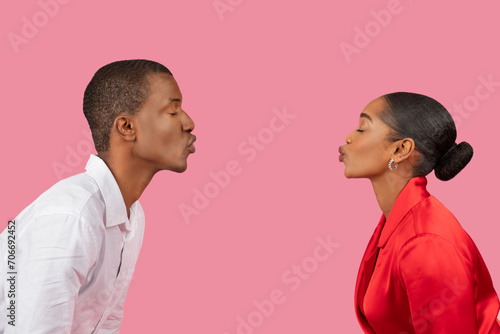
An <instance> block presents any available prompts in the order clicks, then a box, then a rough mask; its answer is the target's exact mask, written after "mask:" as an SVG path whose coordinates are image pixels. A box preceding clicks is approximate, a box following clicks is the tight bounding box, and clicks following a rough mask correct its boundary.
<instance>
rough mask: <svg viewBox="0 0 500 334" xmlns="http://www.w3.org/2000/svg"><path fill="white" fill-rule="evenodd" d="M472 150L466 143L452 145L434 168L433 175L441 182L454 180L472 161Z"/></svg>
mask: <svg viewBox="0 0 500 334" xmlns="http://www.w3.org/2000/svg"><path fill="white" fill-rule="evenodd" d="M473 154H474V150H473V149H472V146H471V145H470V144H469V143H468V142H465V141H463V142H461V143H460V144H458V145H457V144H454V145H453V146H452V147H450V149H449V150H448V151H447V152H446V153H445V154H444V155H443V156H442V157H441V159H440V160H439V161H438V163H437V164H436V166H435V167H434V174H435V175H436V177H437V178H438V179H439V180H441V181H448V180H451V179H452V178H454V177H455V176H456V175H457V174H458V173H459V172H460V171H461V170H462V169H464V167H465V166H467V164H468V163H469V161H470V160H471V159H472V155H473Z"/></svg>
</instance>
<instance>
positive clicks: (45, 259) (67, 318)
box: [5, 214, 97, 334]
mask: <svg viewBox="0 0 500 334" xmlns="http://www.w3.org/2000/svg"><path fill="white" fill-rule="evenodd" d="M17 223H18V224H19V225H21V224H29V225H25V228H23V230H22V231H21V232H20V233H19V235H18V238H17V239H18V240H17V257H16V262H17V301H16V304H17V307H18V314H17V319H16V327H15V328H14V327H12V326H7V328H6V331H5V334H9V333H30V334H38V333H44V334H45V333H61V334H63V333H68V334H69V333H70V331H71V326H72V322H73V313H74V308H75V303H76V301H77V298H78V292H79V289H80V287H81V286H82V285H83V284H84V283H85V281H86V278H87V274H88V272H89V271H90V269H91V268H92V266H93V265H94V263H95V262H96V260H97V244H96V240H95V236H94V235H93V233H92V231H91V230H90V229H89V226H88V224H87V222H86V221H84V220H82V218H81V217H78V216H73V215H67V214H51V215H46V216H42V217H39V218H37V219H36V220H34V221H24V222H23V221H21V222H17Z"/></svg>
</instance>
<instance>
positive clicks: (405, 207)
mask: <svg viewBox="0 0 500 334" xmlns="http://www.w3.org/2000/svg"><path fill="white" fill-rule="evenodd" d="M426 185H427V179H426V178H425V176H415V177H413V178H411V179H410V180H409V181H408V183H407V184H406V185H405V186H404V188H403V189H402V190H401V192H400V193H399V195H398V197H397V198H396V202H395V203H394V205H393V207H392V209H391V212H390V213H389V217H388V219H387V221H386V222H385V225H384V228H383V229H382V234H381V235H380V239H379V241H378V247H384V246H385V244H386V243H387V241H388V240H389V237H390V236H391V234H392V232H394V230H395V229H396V227H397V226H398V225H399V223H400V222H401V221H402V220H403V218H404V217H405V216H406V214H407V213H408V211H410V209H411V208H413V207H414V206H415V205H416V204H417V203H419V202H420V201H422V200H423V199H425V198H427V197H429V196H430V194H429V192H428V191H427V189H426V188H425V186H426ZM383 220H385V216H384V214H382V217H381V218H380V221H383Z"/></svg>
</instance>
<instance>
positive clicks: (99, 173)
mask: <svg viewBox="0 0 500 334" xmlns="http://www.w3.org/2000/svg"><path fill="white" fill-rule="evenodd" d="M181 104H182V95H181V92H180V90H179V86H178V85H177V83H176V81H175V80H174V78H173V76H172V74H171V73H170V71H169V70H168V69H167V68H166V67H165V66H163V65H161V64H158V63H156V62H153V61H148V60H125V61H117V62H114V63H111V64H108V65H106V66H104V67H102V68H101V69H99V70H98V71H97V72H96V73H95V75H94V77H93V78H92V80H91V81H90V83H89V84H88V86H87V88H86V90H85V94H84V100H83V112H84V114H85V117H86V118H87V121H88V123H89V126H90V129H91V131H92V137H93V140H94V144H95V148H96V151H97V153H98V154H97V156H95V155H91V156H90V159H89V161H88V163H87V166H86V172H85V173H81V174H78V175H75V176H72V177H70V178H67V179H65V180H62V181H60V182H58V183H57V184H55V185H54V186H53V187H51V188H50V189H49V190H47V191H46V192H45V193H43V194H42V195H41V196H40V197H39V198H38V199H36V200H35V201H34V202H33V203H32V204H31V205H29V206H28V207H27V208H25V209H24V210H23V211H22V212H21V213H20V214H19V215H18V216H17V218H16V219H15V220H14V221H13V222H12V223H10V224H9V228H8V229H6V230H4V232H3V233H2V234H0V248H1V251H2V256H3V257H2V261H0V269H1V273H0V278H1V283H0V309H1V310H3V311H1V312H2V313H4V315H2V316H1V318H0V319H1V320H0V333H5V334H8V333H25V334H28V333H29V334H37V333H50V334H59V333H82V334H83V333H85V334H89V333H99V334H103V333H118V332H119V329H120V324H121V321H122V317H123V304H124V302H125V297H126V293H127V290H128V287H129V285H130V281H131V278H132V274H133V272H134V268H135V264H136V261H137V258H138V255H139V251H140V248H141V244H142V238H143V233H144V213H143V210H142V208H141V206H140V204H139V202H138V199H139V197H140V196H141V194H142V192H143V191H144V189H145V188H146V187H147V185H148V184H149V182H150V181H151V179H152V178H153V176H154V175H155V174H156V173H157V172H158V171H160V170H171V171H174V172H183V171H185V170H186V168H187V157H188V155H189V154H190V153H194V151H195V148H194V146H193V143H194V141H195V140H196V137H195V136H194V135H192V134H191V132H192V131H193V129H194V123H193V121H192V120H191V118H190V117H189V116H188V115H187V113H186V112H185V111H184V110H183V109H182V107H181ZM13 230H15V234H14V233H12V231H13ZM13 237H15V238H13ZM13 241H15V242H13ZM9 261H10V262H9ZM12 283H14V284H12Z"/></svg>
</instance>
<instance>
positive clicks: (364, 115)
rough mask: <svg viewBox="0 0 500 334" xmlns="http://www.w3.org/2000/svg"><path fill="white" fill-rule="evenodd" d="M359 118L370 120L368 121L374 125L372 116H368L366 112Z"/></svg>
mask: <svg viewBox="0 0 500 334" xmlns="http://www.w3.org/2000/svg"><path fill="white" fill-rule="evenodd" d="M359 117H364V118H368V119H369V120H370V122H372V123H373V120H372V118H371V116H370V115H368V114H365V113H364V112H362V113H361V114H360V115H359Z"/></svg>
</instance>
